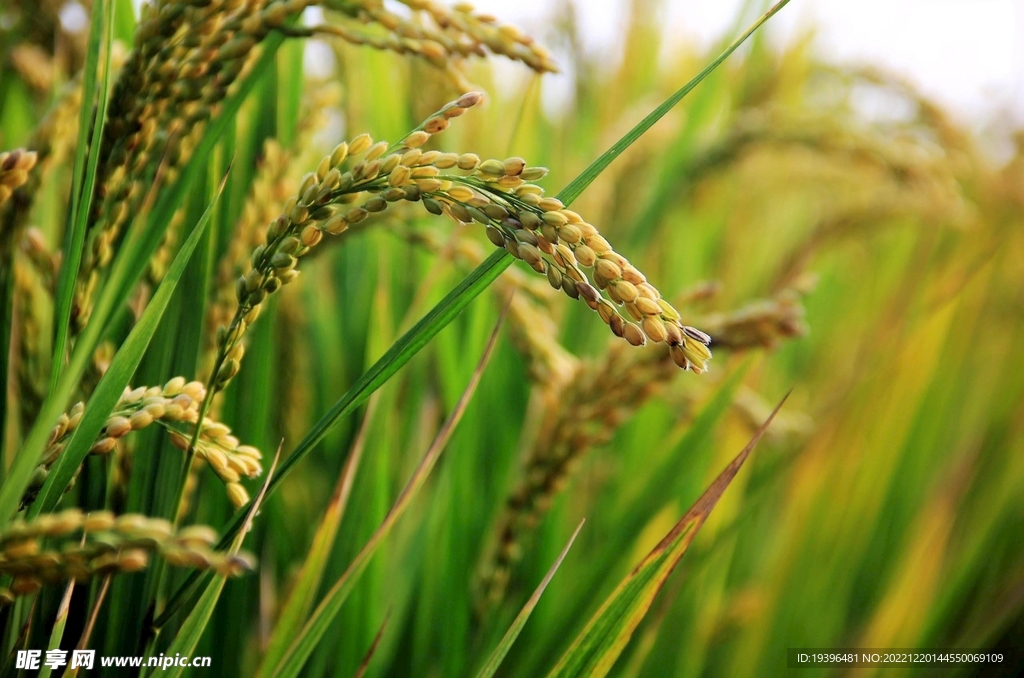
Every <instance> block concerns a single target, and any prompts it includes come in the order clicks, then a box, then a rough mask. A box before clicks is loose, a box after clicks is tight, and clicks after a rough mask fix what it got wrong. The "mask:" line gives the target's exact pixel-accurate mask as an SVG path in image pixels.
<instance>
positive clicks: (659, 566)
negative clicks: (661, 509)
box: [549, 396, 788, 678]
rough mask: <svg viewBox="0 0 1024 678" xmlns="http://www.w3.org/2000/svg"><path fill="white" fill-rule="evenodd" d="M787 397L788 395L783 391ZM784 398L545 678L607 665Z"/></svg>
mask: <svg viewBox="0 0 1024 678" xmlns="http://www.w3.org/2000/svg"><path fill="white" fill-rule="evenodd" d="M787 397H788V396H787ZM785 402H786V398H783V399H782V401H781V402H779V404H778V405H777V406H776V407H775V410H774V411H773V412H772V413H771V415H770V416H769V417H768V419H767V420H766V421H765V422H764V423H763V424H762V425H761V427H760V428H759V429H758V430H757V432H756V433H755V434H754V436H753V438H751V440H750V442H749V443H747V445H746V447H744V448H743V450H742V451H741V452H740V453H739V454H738V455H737V456H736V458H734V459H733V460H732V462H730V463H729V465H728V466H727V467H726V468H725V470H724V471H722V473H721V474H720V475H719V476H718V477H717V478H716V479H715V480H714V482H712V483H711V485H710V486H708V488H707V490H705V491H704V494H702V495H701V496H700V498H699V499H698V500H697V501H696V502H695V503H694V505H693V506H692V507H690V510H689V511H687V512H686V514H685V515H684V516H683V517H682V518H681V519H680V520H679V522H678V523H676V525H675V527H673V528H672V530H671V531H670V532H669V533H668V534H667V535H665V538H664V539H662V540H661V542H659V543H658V545H657V546H655V547H654V549H653V550H652V551H651V552H650V553H649V554H648V555H647V556H646V557H645V558H644V559H643V561H641V562H640V564H639V565H637V566H636V568H635V569H634V570H633V571H632V572H630V573H629V575H628V576H627V577H626V578H625V579H624V580H623V581H622V582H621V583H620V584H619V586H618V588H617V589H616V590H615V591H614V592H613V593H612V594H611V595H610V596H609V597H608V598H607V599H606V600H605V602H604V604H603V605H602V606H601V608H600V609H599V610H598V611H597V612H596V613H595V614H594V616H593V617H592V618H591V620H590V622H589V623H588V624H587V626H586V628H584V629H583V631H582V632H581V633H580V635H579V636H577V638H576V640H575V641H574V642H573V644H572V645H571V646H570V647H569V649H568V650H567V651H566V653H565V654H564V655H563V656H562V659H561V660H560V661H559V662H558V664H557V665H556V666H555V668H554V669H552V671H551V673H550V674H549V678H567V677H570V676H588V677H590V676H592V677H596V678H601V676H605V675H607V674H608V672H609V671H611V668H612V666H613V665H614V664H615V662H616V660H617V659H618V658H619V655H620V654H621V653H622V650H623V649H625V647H626V644H627V643H628V642H629V639H630V638H631V637H632V635H633V631H635V630H636V628H637V626H639V625H640V622H641V621H642V620H643V618H644V616H645V615H646V614H647V611H648V610H649V609H650V607H651V604H652V603H653V602H654V599H655V598H656V597H657V595H658V592H659V591H661V588H662V586H664V584H665V582H666V581H667V580H668V577H669V575H671V574H672V571H673V570H674V569H675V567H676V565H677V564H678V563H679V561H680V560H681V559H682V557H683V555H684V554H685V553H686V549H687V548H688V547H689V546H690V543H691V542H692V541H693V538H694V537H695V536H696V535H697V532H698V531H699V530H700V528H701V526H702V525H703V524H704V521H705V520H707V517H708V515H710V514H711V511H712V509H714V508H715V505H716V504H717V503H718V500H719V499H721V497H722V494H723V493H724V492H725V490H726V488H728V487H729V484H730V483H731V482H732V479H733V478H734V477H736V474H737V473H738V472H739V470H740V467H742V466H743V463H744V462H745V461H746V460H747V457H748V456H750V453H751V452H752V451H753V449H754V447H755V446H756V445H757V443H758V441H759V440H761V436H763V435H764V433H765V431H767V430H768V426H769V425H770V424H771V423H772V420H773V419H774V418H775V415H776V414H778V412H779V409H781V408H782V405H783V403H785Z"/></svg>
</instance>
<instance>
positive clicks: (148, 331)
mask: <svg viewBox="0 0 1024 678" xmlns="http://www.w3.org/2000/svg"><path fill="white" fill-rule="evenodd" d="M224 179H225V180H226V179H227V175H225V177H224ZM224 184H225V181H221V184H220V187H219V189H218V190H217V194H216V195H215V196H214V199H213V201H212V202H211V203H210V205H209V207H207V208H206V211H205V212H204V213H203V216H202V217H201V218H200V219H199V223H197V224H196V226H195V228H193V229H192V233H190V234H189V237H188V239H187V240H186V241H185V243H184V244H183V245H182V246H181V250H179V252H178V254H177V256H176V257H175V258H174V261H173V262H172V263H171V266H170V268H169V269H168V271H167V275H166V276H165V277H164V279H163V281H162V282H161V283H160V286H159V287H158V288H157V290H156V293H155V294H154V295H153V299H152V300H151V301H150V302H149V304H148V305H147V306H146V310H145V311H143V312H142V316H141V317H140V318H139V321H138V323H136V325H135V327H133V328H132V331H131V333H130V334H129V335H128V338H127V339H125V342H124V344H123V345H122V346H121V348H120V349H119V350H118V352H117V354H116V355H115V356H114V359H113V360H112V361H111V363H110V367H109V368H108V369H107V371H106V372H105V373H104V374H103V377H102V378H101V379H100V382H99V384H98V385H97V386H96V390H95V392H93V394H92V397H91V398H90V399H89V402H88V403H87V404H86V408H85V412H84V413H83V415H82V420H81V422H80V423H79V425H78V427H77V428H76V429H75V432H74V433H73V434H72V435H71V439H70V440H69V441H68V443H67V446H66V447H65V448H64V451H63V453H61V455H60V456H59V457H58V458H57V461H56V463H55V465H54V468H53V469H52V470H51V472H50V475H49V476H48V477H47V479H46V483H45V484H44V485H43V489H42V490H41V491H40V493H39V496H38V497H37V498H36V501H35V503H34V504H33V505H32V508H31V509H30V512H29V514H30V515H31V516H36V515H39V513H40V512H44V513H48V512H50V511H52V510H53V509H54V507H55V506H56V505H57V502H58V501H59V500H60V497H61V495H62V494H63V492H64V488H66V487H67V486H68V484H69V483H70V482H71V480H72V479H73V478H74V476H75V472H76V471H77V470H78V467H79V466H81V464H82V462H83V461H84V460H85V457H86V456H87V455H88V454H89V448H90V447H91V446H92V444H93V443H94V442H95V441H96V436H97V435H98V434H99V432H100V430H101V429H102V428H103V423H104V422H105V421H106V418H107V416H108V415H109V414H110V412H111V410H112V409H113V408H114V405H116V404H117V401H118V399H119V398H120V397H121V394H122V393H123V392H124V389H125V386H127V385H128V382H129V381H130V380H131V378H132V375H133V374H134V373H135V368H137V367H138V366H139V362H140V361H141V360H142V356H143V354H144V353H145V352H146V348H147V347H148V346H149V342H150V340H151V339H152V338H153V333H154V332H156V328H157V327H158V326H159V325H160V319H161V318H162V317H163V314H164V310H166V308H167V304H168V302H170V299H171V295H172V294H173V293H174V288H175V287H176V286H177V284H178V280H179V279H181V276H182V274H183V273H184V271H185V267H186V265H187V264H188V261H189V259H190V258H191V256H192V252H193V251H195V249H196V245H198V244H199V241H200V240H201V238H202V236H203V233H204V232H205V230H206V225H207V224H208V223H209V222H210V216H211V215H212V214H213V207H214V205H216V203H217V199H218V198H219V197H220V195H221V192H223V190H224ZM4 489H6V485H5V486H4Z"/></svg>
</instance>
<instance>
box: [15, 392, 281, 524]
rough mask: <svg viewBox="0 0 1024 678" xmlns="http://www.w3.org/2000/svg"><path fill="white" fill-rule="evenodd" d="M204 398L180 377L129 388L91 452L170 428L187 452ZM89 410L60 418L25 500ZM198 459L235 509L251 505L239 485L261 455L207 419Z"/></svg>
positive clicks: (254, 471) (79, 408)
mask: <svg viewBox="0 0 1024 678" xmlns="http://www.w3.org/2000/svg"><path fill="white" fill-rule="evenodd" d="M205 396H206V388H205V387H204V386H203V384H202V383H200V382H198V381H192V382H186V381H185V379H184V378H182V377H175V378H174V379H171V380H170V381H168V382H167V383H166V384H164V385H163V386H153V387H150V388H146V387H144V386H143V387H139V388H135V389H128V388H126V389H125V392H124V395H122V396H121V399H120V400H119V401H118V402H117V404H116V405H115V406H114V410H113V412H112V413H111V415H110V416H109V417H108V418H107V421H106V423H105V424H104V425H103V428H102V429H101V431H100V436H99V438H98V439H97V440H96V441H95V442H94V443H93V444H92V446H91V447H90V448H89V452H90V454H96V455H105V454H109V453H110V452H111V451H113V449H114V448H115V446H116V445H117V443H118V441H119V440H120V439H121V438H123V437H124V436H126V435H128V434H129V433H131V432H132V431H138V430H140V429H144V428H147V427H148V426H151V425H153V424H157V425H159V426H162V427H163V428H165V429H166V430H167V431H168V435H169V436H170V438H171V442H172V443H174V445H175V446H176V447H178V448H180V449H183V450H184V449H187V447H188V438H187V437H186V436H185V434H184V433H183V432H184V431H187V430H188V429H187V428H186V427H185V426H184V425H186V424H193V425H194V424H195V423H196V422H197V421H198V420H199V416H198V413H199V405H200V403H202V402H203V399H204V398H205ZM84 411H85V404H84V403H77V404H76V405H75V406H74V407H72V408H71V410H70V412H68V413H67V414H63V415H61V417H60V420H59V421H58V422H57V425H56V426H55V427H54V428H53V431H52V432H51V433H50V442H49V445H48V447H47V449H46V453H45V454H44V456H43V459H42V461H41V462H40V464H39V466H38V467H37V468H36V472H35V475H34V476H33V478H32V482H31V484H30V486H29V490H28V492H27V493H26V496H25V499H24V500H23V501H24V502H25V503H31V501H32V499H33V498H34V496H35V493H36V492H38V490H39V488H40V487H42V485H43V483H44V482H45V480H46V477H47V475H49V470H50V467H51V466H53V464H54V462H56V461H57V459H58V458H59V457H60V455H61V453H62V452H63V451H64V447H65V446H66V444H67V441H68V440H69V439H70V438H71V434H72V433H73V432H74V430H75V429H76V428H77V426H78V423H79V421H81V418H82V414H83V413H84ZM196 455H197V456H198V457H201V458H202V459H204V460H205V461H206V462H207V463H208V464H209V465H210V467H211V468H212V469H213V471H214V473H216V474H217V476H218V477H219V478H220V479H221V480H222V481H223V482H224V483H225V485H226V489H227V492H228V497H229V498H230V499H231V502H232V503H233V504H234V505H235V506H242V505H244V504H246V503H248V501H249V496H248V493H247V492H246V490H245V488H244V487H243V486H242V485H241V483H240V482H239V481H240V480H241V478H242V477H243V476H244V477H247V478H254V477H256V476H258V475H259V474H260V473H262V471H263V467H262V465H261V463H260V459H261V455H260V452H259V450H257V449H256V448H255V447H252V446H250V445H242V444H241V443H240V441H239V440H238V438H236V437H235V436H233V435H231V429H229V428H228V427H227V426H225V425H224V424H221V423H219V422H216V421H213V420H212V419H209V418H204V419H203V421H202V424H201V426H200V436H199V440H198V441H197V444H196Z"/></svg>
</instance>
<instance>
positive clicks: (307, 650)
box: [257, 313, 505, 678]
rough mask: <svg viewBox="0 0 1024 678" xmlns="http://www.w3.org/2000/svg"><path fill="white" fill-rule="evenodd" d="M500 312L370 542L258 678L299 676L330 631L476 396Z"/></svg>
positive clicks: (496, 338) (499, 325)
mask: <svg viewBox="0 0 1024 678" xmlns="http://www.w3.org/2000/svg"><path fill="white" fill-rule="evenodd" d="M504 318H505V316H504V313H503V314H502V316H501V318H499V319H498V323H497V325H496V326H495V328H494V331H493V332H492V333H491V337H490V339H489V340H488V342H487V347H486V348H485V349H484V353H483V355H482V356H481V357H480V361H479V363H477V366H476V369H475V370H474V372H473V376H472V377H471V378H470V381H469V384H467V386H466V389H465V391H463V394H462V397H461V398H460V399H459V402H458V403H457V404H456V405H455V408H454V409H453V410H452V412H451V414H449V415H448V418H447V419H446V420H445V422H444V424H443V425H442V426H441V429H440V430H439V431H438V432H437V436H436V437H435V438H434V440H433V442H432V443H431V444H430V447H429V449H428V450H427V452H426V454H424V455H423V458H422V459H421V460H420V463H419V465H418V466H417V467H416V470H415V471H414V472H413V475H412V477H411V478H410V479H409V482H408V483H407V484H406V486H405V488H403V489H402V492H401V493H400V494H399V495H398V499H396V500H395V503H394V504H393V505H392V507H391V510H390V511H388V514H387V516H385V518H384V521H383V522H382V523H381V524H380V527H378V528H377V530H376V532H374V533H373V536H372V537H370V540H369V541H368V542H366V544H365V545H364V546H363V548H362V550H360V551H359V554H358V555H357V556H356V557H355V559H354V560H353V561H352V563H351V564H350V565H349V566H348V568H347V569H346V570H345V572H344V574H342V575H341V577H340V578H339V579H338V581H337V582H335V583H334V585H333V586H332V587H331V590H330V591H328V593H327V595H326V597H325V598H324V600H323V601H322V602H321V603H320V605H319V606H317V608H316V610H314V611H313V614H312V616H310V618H309V621H308V622H307V623H306V625H305V626H304V627H303V628H302V631H301V632H300V633H299V634H298V636H297V637H296V638H295V640H294V641H293V642H292V645H291V647H289V648H288V652H287V653H286V654H285V656H284V657H283V658H282V659H281V661H280V662H279V663H278V664H277V665H276V666H270V665H269V664H264V665H263V666H261V667H260V670H259V671H258V672H257V676H258V678H266V677H268V676H273V677H274V678H295V676H298V675H301V673H302V669H303V666H305V664H306V660H308V659H309V656H310V654H312V652H313V650H315V649H316V647H317V644H318V643H319V642H320V639H321V638H323V635H324V634H325V633H326V632H327V629H328V628H330V625H331V622H333V620H334V618H335V617H336V616H337V615H338V612H339V611H340V610H341V606H342V605H343V604H344V603H345V600H346V599H347V598H348V596H349V594H350V593H351V592H352V589H353V588H355V585H356V582H358V581H359V576H360V575H361V574H362V573H363V571H364V570H365V569H366V567H367V565H369V563H370V559H371V558H372V557H373V555H374V553H376V551H377V548H378V547H379V546H380V544H381V542H383V540H384V538H385V537H387V535H388V533H390V532H391V529H392V528H393V527H394V526H395V523H397V522H398V519H399V518H401V517H402V514H404V513H405V511H406V509H408V508H409V505H410V504H411V503H412V500H413V498H414V497H415V496H416V494H417V493H418V492H419V490H420V489H421V488H422V487H423V485H424V483H425V482H426V480H427V477H428V476H429V475H430V472H431V471H432V470H433V468H434V465H435V464H436V463H437V460H438V459H439V458H440V457H441V453H442V452H443V451H444V448H445V446H446V445H447V444H448V441H449V440H450V439H451V437H452V434H453V433H454V432H455V428H456V426H457V425H458V423H459V421H460V420H461V419H462V415H463V414H464V413H465V411H466V408H467V407H468V406H469V402H470V400H472V398H473V394H474V393H476V387H477V385H478V384H479V383H480V378H481V376H483V372H484V369H485V368H486V367H487V362H488V361H489V360H490V357H491V355H492V353H493V352H494V347H495V345H496V344H497V341H498V331H499V330H500V329H501V324H502V321H503V320H504Z"/></svg>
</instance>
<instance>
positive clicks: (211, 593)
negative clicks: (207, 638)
mask: <svg viewBox="0 0 1024 678" xmlns="http://www.w3.org/2000/svg"><path fill="white" fill-rule="evenodd" d="M280 459H281V447H280V446H278V448H277V453H276V454H274V461H273V462H271V464H270V469H269V470H268V471H267V477H266V480H264V481H263V485H262V486H261V487H260V491H259V493H258V494H257V495H256V497H255V498H254V499H253V500H252V501H251V502H249V506H248V507H246V512H245V525H244V526H243V529H242V530H241V531H240V532H239V533H238V536H237V537H235V539H234V541H233V542H232V543H231V553H232V554H237V553H238V551H239V549H241V548H242V542H243V541H245V536H246V534H248V533H249V530H250V529H251V528H252V521H253V519H254V518H255V517H256V514H257V513H259V510H260V506H262V505H263V500H264V499H266V498H267V487H269V485H270V481H271V480H272V479H273V477H274V472H275V471H276V470H277V463H278V461H280ZM226 582H227V576H226V575H220V574H219V575H216V576H214V578H213V581H212V582H210V584H209V586H207V587H206V590H204V591H203V594H202V596H200V598H199V603H198V604H197V605H196V606H195V608H194V609H193V610H192V612H191V613H190V614H189V615H188V617H186V618H185V621H184V622H182V624H181V628H180V629H178V633H177V635H175V636H174V641H173V642H172V643H171V646H170V647H169V648H167V652H165V653H164V654H165V656H168V657H170V656H175V655H178V654H182V655H185V656H191V655H192V654H194V653H195V649H196V646H197V645H198V644H199V640H200V639H201V638H202V637H203V633H204V632H205V631H206V626H207V625H208V624H209V623H210V618H211V617H212V616H213V609H214V608H215V607H216V606H217V601H218V600H219V599H220V594H221V592H222V591H223V590H224V584H225V583H226ZM164 670H166V669H163V668H162V670H161V675H163V673H164ZM184 672H185V667H183V666H173V667H170V672H169V673H168V674H167V675H170V676H173V677H175V678H177V677H179V676H181V675H182V674H183V673H184ZM151 673H152V671H149V672H146V673H145V674H144V675H150V674H151Z"/></svg>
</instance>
